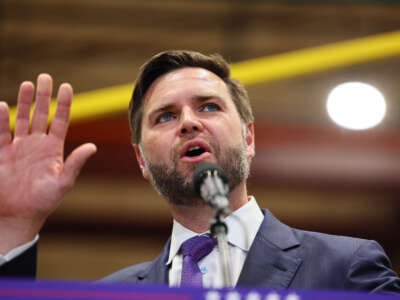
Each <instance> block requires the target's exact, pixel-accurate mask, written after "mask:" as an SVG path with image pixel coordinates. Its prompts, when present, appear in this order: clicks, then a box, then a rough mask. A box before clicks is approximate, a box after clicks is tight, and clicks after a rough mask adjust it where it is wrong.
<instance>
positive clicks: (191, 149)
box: [188, 146, 200, 151]
mask: <svg viewBox="0 0 400 300" xmlns="http://www.w3.org/2000/svg"><path fill="white" fill-rule="evenodd" d="M198 149H200V147H199V146H194V147H191V148H189V150H188V151H193V150H198Z"/></svg>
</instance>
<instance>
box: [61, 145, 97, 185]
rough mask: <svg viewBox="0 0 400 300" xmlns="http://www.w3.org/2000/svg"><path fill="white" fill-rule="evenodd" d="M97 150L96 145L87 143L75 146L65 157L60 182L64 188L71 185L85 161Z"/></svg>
mask: <svg viewBox="0 0 400 300" xmlns="http://www.w3.org/2000/svg"><path fill="white" fill-rule="evenodd" d="M96 151H97V148H96V145H95V144H92V143H87V144H83V145H81V146H79V147H78V148H76V149H75V150H74V151H72V153H71V154H70V155H69V156H68V157H67V159H66V161H65V164H64V172H63V174H62V178H61V182H62V185H63V186H64V187H65V188H69V187H72V185H73V184H74V182H75V179H76V178H77V177H78V175H79V173H80V171H81V169H82V167H83V166H84V164H85V162H86V161H87V160H88V159H89V158H90V157H91V156H92V155H93V154H95V153H96Z"/></svg>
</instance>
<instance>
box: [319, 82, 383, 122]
mask: <svg viewBox="0 0 400 300" xmlns="http://www.w3.org/2000/svg"><path fill="white" fill-rule="evenodd" d="M326 109H327V111H328V115H329V117H330V118H331V119H332V120H333V121H334V122H335V123H336V124H338V125H340V126H342V127H345V128H348V129H352V130H364V129H368V128H372V127H374V126H376V125H378V124H379V123H380V122H381V121H382V120H383V118H384V117H385V114H386V102H385V98H384V96H383V95H382V93H381V92H380V91H379V90H378V89H377V88H375V87H373V86H372V85H370V84H366V83H362V82H345V83H342V84H339V85H338V86H336V87H335V88H334V89H332V91H331V92H330V93H329V96H328V100H327V103H326Z"/></svg>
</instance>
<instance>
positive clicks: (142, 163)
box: [132, 144, 150, 180]
mask: <svg viewBox="0 0 400 300" xmlns="http://www.w3.org/2000/svg"><path fill="white" fill-rule="evenodd" d="M132 147H133V150H134V151H135V156H136V160H137V162H138V164H139V167H140V170H141V171H142V175H143V177H144V178H145V179H147V180H149V178H150V173H149V171H148V170H147V166H146V163H145V160H144V157H143V154H142V151H140V148H139V146H138V145H137V144H132Z"/></svg>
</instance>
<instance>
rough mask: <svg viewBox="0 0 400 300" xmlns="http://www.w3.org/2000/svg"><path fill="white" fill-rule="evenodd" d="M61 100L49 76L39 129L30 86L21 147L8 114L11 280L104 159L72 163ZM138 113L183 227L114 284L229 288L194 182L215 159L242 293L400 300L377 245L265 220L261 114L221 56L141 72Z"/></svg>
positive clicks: (1, 248) (138, 143) (143, 144)
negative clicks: (189, 248) (328, 293)
mask: <svg viewBox="0 0 400 300" xmlns="http://www.w3.org/2000/svg"><path fill="white" fill-rule="evenodd" d="M51 90H52V83H51V77H50V76H49V75H46V74H42V75H40V76H39V77H38V82H37V91H36V100H35V101H36V108H35V112H34V115H33V118H32V124H31V126H30V125H29V108H30V106H31V102H32V99H33V93H34V86H33V84H32V83H27V82H24V83H22V85H21V87H20V92H19V95H18V112H17V119H16V126H15V134H14V137H12V135H11V133H10V130H9V128H8V121H9V120H8V118H9V117H8V112H7V106H6V104H5V103H2V104H0V236H1V240H2V242H1V243H0V253H1V254H3V255H5V257H3V261H5V263H3V265H2V266H1V267H0V272H1V273H2V274H3V275H25V276H26V275H30V274H31V273H33V271H34V266H33V264H32V263H34V261H35V255H36V248H35V245H36V240H37V233H38V232H39V230H40V228H41V226H42V225H43V223H44V222H45V220H46V218H47V217H48V215H49V214H50V213H51V212H52V211H53V210H54V209H55V208H56V207H57V205H58V203H59V202H60V199H61V197H62V195H63V194H64V193H65V192H66V191H67V190H69V189H70V188H71V187H72V186H73V183H74V181H75V179H76V177H77V175H78V173H79V170H80V169H81V168H82V166H83V165H84V163H85V161H86V160H87V159H88V158H89V157H90V156H91V155H93V154H94V153H95V152H96V147H95V146H94V145H93V144H84V145H82V146H80V147H78V148H77V149H76V150H74V151H73V152H72V153H71V154H70V155H69V156H68V158H67V159H66V160H65V162H64V161H63V143H64V139H65V135H66V131H67V127H68V115H69V108H70V105H71V99H72V88H71V86H70V85H69V84H62V85H61V86H60V88H59V91H58V96H57V99H58V100H57V101H58V106H57V111H56V114H55V117H54V119H53V121H52V123H51V125H50V128H49V130H48V131H47V117H48V105H49V104H48V103H49V100H50V95H51ZM129 111H130V125H131V129H132V144H133V148H134V151H135V154H136V158H137V160H138V163H139V166H140V169H141V171H142V174H143V176H144V178H146V179H147V180H149V181H150V182H151V183H152V185H153V186H154V187H155V189H156V190H157V191H158V192H159V193H160V194H161V195H162V196H163V197H164V198H166V200H167V201H168V205H169V208H170V211H171V214H172V216H173V219H174V223H173V228H172V234H171V238H170V239H169V241H168V242H167V244H166V245H165V248H164V250H163V251H162V253H161V254H160V256H159V257H158V258H156V259H155V260H154V261H152V262H145V263H142V264H139V265H135V266H132V267H128V268H126V269H124V270H121V271H119V272H117V273H115V274H112V275H111V276H109V277H107V278H105V279H104V280H107V281H128V282H133V283H149V284H168V285H170V286H179V285H186V284H192V283H195V284H197V285H198V284H200V285H201V284H202V285H203V286H205V287H220V286H222V285H223V276H222V268H221V265H220V264H219V259H218V249H217V248H216V247H214V248H213V245H212V242H208V240H209V238H208V237H207V236H206V235H204V234H205V233H206V232H207V231H208V228H209V223H210V219H211V217H212V216H213V210H212V209H211V208H210V207H209V206H208V205H206V204H205V203H204V202H203V201H202V200H201V199H199V197H198V196H196V193H195V191H194V188H193V183H192V182H191V181H192V180H191V178H192V174H193V171H194V169H195V167H196V166H197V165H198V164H199V163H201V162H204V161H207V162H212V163H217V164H219V165H220V166H221V167H222V168H223V169H224V170H225V171H226V173H227V176H228V179H229V187H230V192H229V208H230V210H231V211H233V213H232V215H229V216H227V217H226V218H225V221H226V223H227V224H228V226H229V228H230V229H231V230H230V231H229V235H228V242H229V255H230V257H231V260H232V262H233V263H232V273H231V276H232V281H233V283H234V285H236V286H260V287H270V288H299V289H355V290H365V291H374V292H376V291H385V292H399V291H400V279H399V278H398V277H397V275H396V274H395V272H394V271H393V270H392V269H391V267H390V262H389V260H388V258H387V256H386V255H385V253H384V251H383V249H382V248H381V247H380V246H379V245H378V244H377V243H376V242H374V241H367V240H362V239H355V238H349V237H340V236H332V235H326V234H321V233H314V232H307V231H302V230H297V229H293V228H290V227H288V226H286V225H284V224H282V223H281V222H279V221H278V220H277V219H276V218H275V217H274V216H273V215H272V214H271V213H270V212H269V211H268V210H261V209H260V208H259V207H258V205H257V202H256V200H255V199H254V197H252V196H249V195H248V193H247V189H246V180H247V177H248V174H249V166H250V163H251V160H252V158H253V157H254V155H255V147H254V125H253V115H252V111H251V108H250V104H249V100H248V97H247V93H246V91H245V90H244V88H243V87H242V86H241V85H240V84H239V83H238V82H236V81H235V80H233V79H231V78H230V74H229V67H228V65H227V63H226V62H225V61H224V60H223V59H222V58H221V57H219V56H205V55H203V54H200V53H197V52H191V51H168V52H163V53H160V54H158V55H156V56H155V57H153V58H152V59H151V60H150V61H148V62H147V63H146V64H145V65H144V66H143V67H142V69H141V72H140V75H139V77H138V79H137V82H136V86H135V90H134V93H133V97H132V100H131V103H130V108H129ZM10 174H12V176H10ZM237 219H240V220H242V223H243V224H244V228H243V227H242V226H241V225H240V223H239V222H237ZM196 236H201V237H200V238H201V239H203V240H207V243H209V244H207V247H208V246H210V247H208V248H210V249H209V251H211V252H209V253H208V252H207V253H203V254H202V255H204V257H202V258H199V259H200V260H199V261H198V262H194V265H195V266H194V267H193V268H192V271H193V270H194V269H196V270H195V271H196V272H197V273H196V274H192V273H191V271H188V269H187V267H188V266H189V264H192V263H193V261H191V262H188V257H189V260H190V259H192V258H191V257H190V255H186V254H185V245H186V244H187V243H186V241H188V240H190V239H191V238H192V237H196ZM198 243H199V242H198V241H197V240H196V242H195V243H194V244H196V245H197V244H198ZM210 243H211V244H210ZM205 245H206V244H205ZM196 255H197V254H196ZM192 256H195V255H194V254H193V255H192ZM200 270H201V273H200V272H199V271H200ZM199 274H200V275H199ZM193 277H196V280H195V281H193V280H192V279H193Z"/></svg>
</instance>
